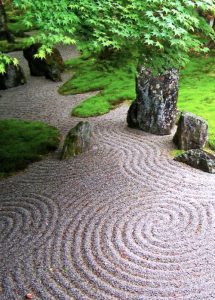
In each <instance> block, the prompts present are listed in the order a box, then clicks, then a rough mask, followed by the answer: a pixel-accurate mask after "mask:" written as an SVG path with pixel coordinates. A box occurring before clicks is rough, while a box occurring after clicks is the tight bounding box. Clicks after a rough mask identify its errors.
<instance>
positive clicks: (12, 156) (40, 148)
mask: <svg viewBox="0 0 215 300" xmlns="http://www.w3.org/2000/svg"><path fill="white" fill-rule="evenodd" d="M0 132H1V134H0V178H2V177H6V176H8V175H10V174H12V173H14V172H15V171H18V170H22V169H24V168H25V167H26V166H27V165H28V164H29V163H31V162H34V161H38V160H40V159H41V158H42V155H45V154H47V153H49V152H50V151H53V150H55V149H56V148H57V147H58V144H59V140H60V139H59V132H58V130H57V129H56V128H54V127H51V126H49V125H47V124H45V123H42V122H37V121H21V120H15V119H12V120H0Z"/></svg>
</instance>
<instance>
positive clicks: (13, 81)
mask: <svg viewBox="0 0 215 300" xmlns="http://www.w3.org/2000/svg"><path fill="white" fill-rule="evenodd" d="M24 83H26V78H25V75H24V72H23V70H22V68H21V67H20V66H19V65H18V66H15V65H14V64H12V63H11V64H9V65H7V66H6V72H5V73H4V74H0V90H6V89H9V88H13V87H16V86H19V85H22V84H24Z"/></svg>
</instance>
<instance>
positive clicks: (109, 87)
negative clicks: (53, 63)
mask: <svg viewBox="0 0 215 300" xmlns="http://www.w3.org/2000/svg"><path fill="white" fill-rule="evenodd" d="M66 66H67V68H69V69H72V70H73V71H74V76H73V77H72V79H71V80H69V81H68V82H66V83H65V84H64V85H63V86H62V87H60V89H59V92H60V93H61V94H63V95H74V94H80V93H86V92H90V91H99V92H98V94H97V95H96V96H92V97H89V98H87V99H86V100H85V101H83V102H82V103H81V104H79V105H78V106H76V107H75V108H74V109H73V111H72V115H74V116H78V117H91V116H97V115H102V114H105V113H107V112H109V111H110V110H111V109H113V108H115V107H116V106H117V105H118V104H119V103H121V102H123V101H124V100H133V99H134V98H135V80H134V78H135V72H136V67H135V64H134V63H127V64H125V65H123V66H120V67H119V66H118V67H114V66H113V65H109V66H108V63H107V62H106V64H101V63H98V62H97V61H96V60H95V59H93V58H89V59H87V60H85V59H84V58H75V59H72V60H69V61H67V62H66Z"/></svg>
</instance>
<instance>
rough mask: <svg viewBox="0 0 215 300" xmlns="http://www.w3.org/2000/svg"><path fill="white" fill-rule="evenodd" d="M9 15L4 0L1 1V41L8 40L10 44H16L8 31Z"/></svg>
mask: <svg viewBox="0 0 215 300" xmlns="http://www.w3.org/2000/svg"><path fill="white" fill-rule="evenodd" d="M7 24H8V19H7V13H6V10H5V7H4V3H3V0H0V40H7V41H8V42H14V37H13V35H12V34H11V33H10V32H9V30H8V26H7Z"/></svg>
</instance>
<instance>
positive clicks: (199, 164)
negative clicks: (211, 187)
mask: <svg viewBox="0 0 215 300" xmlns="http://www.w3.org/2000/svg"><path fill="white" fill-rule="evenodd" d="M174 160H176V161H179V162H182V163H185V164H187V165H189V166H191V167H193V168H196V169H200V170H202V171H204V172H208V173H212V174H215V156H214V155H212V154H210V153H208V152H206V151H204V150H201V149H193V150H189V151H187V152H185V153H183V154H181V155H178V156H176V157H175V158H174Z"/></svg>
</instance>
